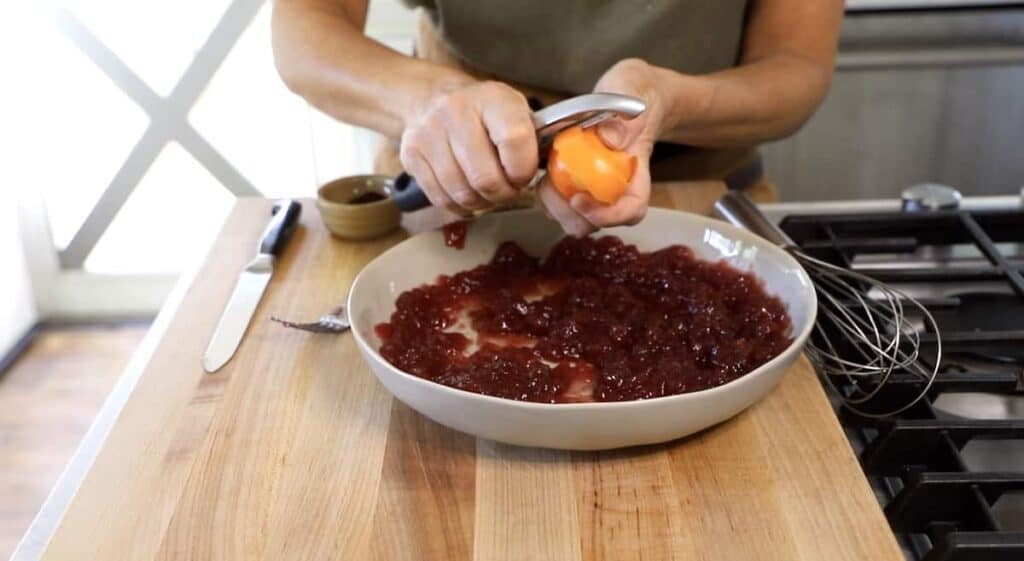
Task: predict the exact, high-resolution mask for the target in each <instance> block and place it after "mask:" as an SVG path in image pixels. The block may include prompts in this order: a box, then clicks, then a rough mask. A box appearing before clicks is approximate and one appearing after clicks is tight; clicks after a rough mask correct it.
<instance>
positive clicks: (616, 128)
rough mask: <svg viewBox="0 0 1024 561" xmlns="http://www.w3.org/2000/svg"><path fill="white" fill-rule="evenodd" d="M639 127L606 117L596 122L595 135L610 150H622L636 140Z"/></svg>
mask: <svg viewBox="0 0 1024 561" xmlns="http://www.w3.org/2000/svg"><path fill="white" fill-rule="evenodd" d="M640 130H641V127H631V126H629V124H627V123H626V122H625V121H623V120H622V119H618V118H612V119H607V120H605V121H603V122H601V123H598V124H597V135H598V136H599V137H601V141H602V142H604V145H605V146H607V147H608V148H611V149H612V150H624V149H625V148H627V147H629V145H631V144H632V143H633V141H634V140H636V137H637V135H638V134H639V133H640Z"/></svg>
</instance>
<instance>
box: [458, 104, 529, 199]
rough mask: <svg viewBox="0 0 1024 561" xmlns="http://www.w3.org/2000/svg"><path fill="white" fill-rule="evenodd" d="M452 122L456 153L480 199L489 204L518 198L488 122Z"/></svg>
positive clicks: (471, 186) (468, 181)
mask: <svg viewBox="0 0 1024 561" xmlns="http://www.w3.org/2000/svg"><path fill="white" fill-rule="evenodd" d="M450 125H451V129H450V131H451V132H450V135H451V136H450V141H451V150H452V153H453V154H454V155H455V160H456V161H457V162H458V165H459V167H460V168H461V170H462V173H463V177H465V179H466V182H467V184H468V187H469V188H470V189H471V190H472V191H473V192H474V193H475V194H476V195H477V196H478V199H479V200H480V201H481V202H482V203H483V204H484V205H485V206H488V203H489V204H497V203H501V202H504V201H508V200H512V199H514V198H515V197H516V196H517V195H518V192H517V191H516V189H515V188H513V187H512V185H510V184H509V180H508V179H507V178H506V174H505V170H504V169H503V168H502V164H501V161H499V159H498V154H497V152H496V150H495V148H494V146H492V145H491V141H490V138H489V137H488V135H487V131H486V130H484V125H483V124H482V123H481V122H480V121H478V120H468V121H462V122H456V123H451V124H450Z"/></svg>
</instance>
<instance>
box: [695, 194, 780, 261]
mask: <svg viewBox="0 0 1024 561" xmlns="http://www.w3.org/2000/svg"><path fill="white" fill-rule="evenodd" d="M715 214H717V215H718V216H719V217H720V218H722V219H723V220H725V221H726V222H728V223H730V224H732V225H733V226H739V227H740V228H743V229H745V230H749V231H751V232H753V233H755V234H757V235H758V236H761V237H762V238H764V239H766V240H768V241H770V242H772V243H773V244H775V245H778V246H780V247H783V248H793V247H796V243H795V242H793V240H792V239H791V238H790V237H789V236H787V235H786V233H785V232H783V231H782V230H781V229H780V228H779V227H778V226H776V225H775V224H773V223H772V221H771V220H768V218H767V217H766V216H765V215H764V214H763V213H762V212H761V211H760V210H759V209H758V208H757V205H755V204H754V203H753V202H752V201H751V200H750V199H749V198H747V196H746V195H744V194H743V193H741V192H739V191H732V190H730V191H727V192H726V193H725V194H724V195H722V198H720V199H718V200H717V201H716V202H715Z"/></svg>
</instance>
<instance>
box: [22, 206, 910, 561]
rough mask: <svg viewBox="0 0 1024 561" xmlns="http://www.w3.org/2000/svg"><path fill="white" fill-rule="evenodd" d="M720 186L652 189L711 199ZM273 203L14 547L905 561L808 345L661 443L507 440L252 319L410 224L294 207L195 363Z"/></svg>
mask: <svg viewBox="0 0 1024 561" xmlns="http://www.w3.org/2000/svg"><path fill="white" fill-rule="evenodd" d="M716 189H717V186H716ZM718 192H719V191H718V190H710V191H707V192H702V191H699V190H694V191H686V192H678V193H676V194H674V195H670V196H669V195H664V194H662V195H659V198H658V200H659V201H660V202H661V203H662V204H667V205H670V206H676V207H679V206H685V207H688V208H701V209H706V208H707V207H708V205H709V204H710V201H711V200H713V199H714V197H715V195H716V194H717V193H718ZM270 204H271V203H270V202H269V201H265V200H260V199H249V200H240V201H239V202H238V204H237V206H236V207H235V209H234V211H233V213H232V214H231V216H230V218H229V219H228V221H227V223H226V225H225V226H224V230H223V232H222V233H221V235H220V237H219V239H218V240H217V241H216V243H215V245H214V247H213V249H212V252H211V254H210V255H209V257H208V259H207V260H206V262H205V265H204V266H203V267H202V268H201V269H200V271H199V273H198V275H197V276H196V278H195V280H194V282H193V283H192V284H191V286H190V287H189V288H188V290H187V292H186V293H185V294H184V297H183V298H182V299H181V301H180V303H179V304H178V305H177V308H176V310H170V311H167V312H165V314H164V316H163V317H162V318H161V319H160V320H159V321H158V323H159V324H160V327H159V328H158V332H157V333H156V334H154V335H153V337H155V339H154V341H153V342H152V343H153V346H152V353H151V355H149V356H148V361H142V360H140V361H139V362H140V363H142V364H139V365H138V366H137V367H136V368H134V369H131V370H130V371H129V372H128V373H127V374H126V377H125V379H124V380H123V381H122V386H121V387H120V389H119V390H118V391H119V392H120V393H121V394H122V397H123V399H122V401H123V402H124V403H123V407H122V406H121V405H120V404H118V403H117V402H118V400H119V398H118V397H117V395H115V397H114V398H112V399H111V403H110V405H109V406H108V407H107V409H105V411H104V413H103V414H101V419H100V421H99V423H98V425H104V423H105V422H109V423H112V424H111V425H110V427H109V433H108V434H106V438H105V441H103V442H102V445H96V446H94V448H95V449H93V450H90V449H89V448H90V446H93V444H90V443H88V442H87V443H86V445H84V446H83V450H82V451H80V452H79V455H78V457H77V458H76V460H75V461H74V462H73V464H72V467H71V468H70V469H69V472H68V475H66V476H65V478H64V480H63V481H62V483H61V484H59V487H58V488H57V489H56V490H55V492H54V495H53V497H51V500H50V503H49V504H48V505H47V506H46V507H44V511H43V513H42V514H41V515H40V518H39V519H38V520H37V522H36V525H35V526H34V527H33V529H32V530H30V534H29V536H28V538H27V539H26V540H25V542H23V544H22V547H21V549H20V550H19V553H18V554H16V557H15V558H16V559H19V560H27V559H36V558H42V559H52V560H58V559H59V560H64V559H75V560H83V559H97V560H104V561H110V560H115V559H131V560H149V559H189V560H206V559H210V560H235V559H239V560H241V559H245V560H257V559H267V560H283V559H288V560H293V559H294V560H299V559H303V560H304V559H338V560H345V561H359V560H388V561H398V560H435V559H436V560H469V559H474V560H479V561H494V560H503V559H507V560H510V561H526V560H529V561H541V560H557V561H571V560H598V559H603V560H615V561H619V560H626V559H648V560H663V559H680V560H682V559H686V560H691V559H708V560H712V559H713V560H732V559H735V560H743V561H747V560H753V559H759V560H768V559H773V560H774V559H778V560H787V561H790V560H799V559H807V560H812V559H813V560H829V561H837V560H845V559H849V560H851V561H852V560H856V561H861V560H864V559H871V560H873V561H879V560H881V561H885V560H893V561H897V560H900V559H902V556H901V554H900V551H899V548H898V547H897V545H896V542H895V540H894V538H893V536H892V533H891V532H890V530H889V528H888V526H887V524H886V521H885V518H884V516H883V515H882V513H881V511H880V509H879V507H878V505H877V503H876V501H875V498H874V496H873V495H872V492H871V490H870V488H869V486H868V484H867V482H866V481H865V479H864V477H863V476H862V474H861V471H860V469H859V467H858V465H857V461H856V459H855V457H854V455H853V454H852V452H851V450H850V448H849V446H848V444H847V442H846V440H845V438H844V436H843V434H842V432H841V429H840V427H839V425H838V424H837V421H836V418H835V416H834V414H833V412H832V411H831V409H830V408H829V405H828V403H827V401H826V398H825V396H824V394H823V392H822V390H821V387H820V386H819V383H818V381H817V380H816V379H815V376H814V374H813V372H812V370H811V368H810V367H809V365H808V363H807V362H806V360H800V361H799V362H798V363H797V365H796V366H795V367H794V368H793V369H792V370H791V372H789V373H788V375H787V376H786V377H785V378H784V380H783V381H782V382H781V384H780V385H779V386H778V387H777V388H776V389H775V390H774V391H773V392H772V393H771V394H770V395H769V396H768V397H767V398H765V399H764V400H762V401H761V402H760V403H758V404H756V405H755V406H753V407H752V408H750V409H749V410H747V411H746V412H744V413H742V414H740V415H739V416H738V417H736V418H734V419H732V420H730V421H728V422H726V423H723V424H722V425H720V426H718V427H715V428H713V429H710V430H707V431H705V432H703V433H701V434H698V435H696V436H693V437H691V438H687V439H684V440H682V441H679V442H674V443H671V444H667V445H659V446H649V447H644V448H639V449H630V450H621V451H614V452H605V453H570V452H565V451H550V450H537V449H525V448H516V447H512V446H507V445H502V444H497V443H494V442H488V441H483V440H477V439H475V438H473V437H471V436H467V435H465V434H460V433H456V432H454V431H451V430H449V429H446V428H443V427H441V426H439V425H437V424H434V423H433V422H431V421H429V420H427V419H425V418H423V417H421V416H420V415H418V414H417V413H415V412H414V411H412V410H410V409H408V408H407V407H405V406H403V405H402V404H401V403H398V402H397V401H395V400H393V399H392V398H391V396H390V394H388V392H387V391H386V390H385V389H384V388H383V387H382V386H381V385H380V384H378V383H377V381H376V379H375V378H374V377H373V374H372V373H371V372H370V370H369V368H368V367H367V366H366V365H365V364H364V363H363V361H362V359H361V357H360V355H359V352H358V350H357V349H356V346H355V344H354V342H353V340H352V338H351V336H348V335H338V336H331V335H311V334H306V333H301V332H296V331H292V330H288V329H284V328H282V327H280V326H278V325H276V324H272V323H271V322H269V321H268V319H267V318H268V316H269V315H271V314H273V315H279V316H283V317H287V318H303V319H304V318H314V317H317V316H318V315H320V314H322V313H324V312H326V311H327V310H329V309H331V308H332V307H333V306H335V305H337V304H339V303H341V302H343V301H344V299H345V297H346V294H347V290H348V286H349V283H350V282H351V280H352V278H353V277H354V276H355V275H356V273H357V272H358V271H359V270H360V268H361V267H362V266H363V265H364V264H365V263H366V262H368V261H369V260H370V259H372V258H373V257H374V256H375V255H377V254H379V253H380V252H381V251H383V250H385V249H386V248H388V247H389V246H391V245H393V244H394V243H396V242H397V241H399V240H400V239H402V238H403V237H404V234H396V235H394V236H392V237H390V238H388V239H386V240H382V241H377V242H372V243H363V244H356V243H347V242H343V241H340V240H336V239H333V238H331V237H330V236H329V235H328V234H327V233H326V231H325V230H324V229H323V227H322V226H321V224H320V222H319V217H318V215H317V211H316V209H315V207H314V206H313V205H312V204H311V202H310V201H305V205H304V206H305V208H304V209H303V211H304V212H303V217H302V228H301V229H300V230H299V231H298V232H297V233H296V236H295V238H294V239H293V240H292V241H291V243H290V244H289V246H288V249H287V251H286V253H285V255H284V256H283V258H282V260H281V261H280V262H279V264H278V267H277V269H276V272H275V275H274V279H273V281H272V283H271V285H270V286H269V289H268V292H267V294H266V296H265V298H264V300H263V302H262V304H261V306H260V308H259V310H258V311H257V313H256V317H255V318H254V321H253V323H252V325H251V326H250V330H249V332H248V335H247V336H246V338H245V340H244V342H243V343H242V346H241V348H240V349H239V352H238V354H237V355H236V356H235V358H234V360H233V361H232V362H230V363H229V364H228V365H227V366H226V367H225V368H224V369H222V370H221V371H219V372H218V373H216V374H214V375H206V374H204V373H203V372H202V369H201V367H200V356H201V355H202V352H203V349H204V348H205V346H206V344H207V341H208V340H209V338H210V335H211V333H212V330H213V328H214V325H215V324H216V321H217V318H218V316H219V315H220V313H221V310H222V308H223V306H224V303H225V301H226V299H227V298H228V295H229V294H230V292H231V290H232V287H233V285H234V282H235V279H236V276H237V274H238V272H239V271H240V269H241V268H242V267H243V266H244V264H245V263H246V261H247V260H248V259H249V258H250V257H251V255H250V254H251V252H252V250H253V248H254V247H256V240H257V238H258V237H259V233H260V231H261V230H262V228H263V226H264V224H265V223H266V221H267V218H268V213H269V209H270ZM104 415H105V416H106V418H107V419H108V421H104V417H103V416H104ZM623 422H629V420H628V419H623ZM97 430H99V429H97ZM100 432H102V431H100ZM92 436H93V440H94V441H96V439H98V438H99V437H98V436H96V435H95V434H94V435H92ZM93 456H95V459H94V461H90V460H91V458H92V457H93ZM61 497H64V499H63V500H62V499H61ZM51 529H52V531H51Z"/></svg>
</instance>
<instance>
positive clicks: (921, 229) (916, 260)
mask: <svg viewBox="0 0 1024 561" xmlns="http://www.w3.org/2000/svg"><path fill="white" fill-rule="evenodd" d="M929 189H931V188H929ZM926 191H927V190H926ZM934 191H935V190H931V191H928V192H927V193H925V194H924V195H922V194H921V193H916V194H915V193H911V195H920V197H919V198H921V200H920V201H918V203H917V206H916V207H914V205H911V206H912V207H914V208H916V210H915V211H913V212H894V213H871V214H837V215H795V216H789V217H787V218H786V219H784V220H783V221H782V223H781V227H782V229H783V230H784V231H785V232H786V233H787V234H788V235H789V236H790V237H791V238H792V239H793V240H794V241H795V242H796V243H797V244H798V245H799V246H800V247H801V249H802V250H803V251H804V252H805V253H808V254H810V255H812V256H814V257H816V258H818V259H822V260H825V261H828V262H830V263H833V264H835V265H838V266H842V267H852V268H855V269H856V270H857V271H858V272H860V273H863V274H867V275H869V276H871V277H874V278H877V279H879V280H882V281H885V282H888V283H890V284H895V285H896V286H897V287H898V288H900V289H901V290H905V291H906V292H907V293H908V294H910V295H911V296H913V297H914V298H917V299H919V300H920V301H921V302H922V303H924V305H925V306H926V307H927V308H928V310H929V311H930V312H931V313H932V315H933V316H934V317H935V320H936V322H937V324H938V330H939V332H940V333H941V334H942V346H943V359H942V362H941V363H940V365H939V374H938V376H937V377H936V380H935V382H934V384H933V385H932V387H931V388H930V389H929V391H928V397H927V398H926V399H923V400H921V401H920V402H918V403H917V405H915V406H914V407H913V408H911V409H909V410H907V411H905V412H903V413H901V414H899V415H897V416H894V417H889V418H886V419H880V420H879V419H866V418H864V417H861V416H858V415H855V414H853V413H852V412H851V411H849V410H847V409H843V408H840V409H839V410H838V415H839V418H840V421H841V423H842V424H843V426H844V428H845V429H846V433H847V435H848V436H849V437H850V440H851V445H852V446H853V448H854V450H856V451H857V452H858V455H859V457H860V462H861V466H862V467H863V469H864V473H865V475H866V476H867V477H868V480H869V481H870V482H871V483H872V485H873V486H874V487H875V489H876V492H877V494H878V496H879V500H880V501H881V502H882V504H883V506H884V510H885V513H886V516H887V518H888V520H889V524H890V526H891V527H892V529H893V531H894V532H895V533H896V536H897V538H898V539H899V540H900V542H901V544H902V545H903V546H904V550H905V552H906V553H907V557H908V558H909V559H916V560H924V561H971V560H989V559H992V560H997V561H998V560H1011V559H1012V560H1015V561H1020V560H1022V559H1024V532H1022V527H1024V526H1022V525H1021V521H1020V517H1021V513H1024V277H1022V276H1021V273H1022V272H1024V261H1022V259H1021V251H1020V249H1021V247H1024V246H1021V245H1020V244H1021V242H1024V210H1021V209H1010V210H985V211H976V212H967V211H961V210H931V211H927V212H924V211H922V210H924V209H926V208H942V207H943V206H949V204H948V202H947V203H942V202H941V201H939V202H935V200H933V199H937V197H933V196H932V195H931V194H929V193H932V194H934ZM938 191H941V190H938ZM929 197H931V198H929ZM956 198H957V200H958V197H956ZM867 296H868V297H871V295H870V294H869V295H867ZM911 321H913V319H911ZM918 325H920V322H918ZM919 332H920V334H921V341H922V347H923V348H926V347H927V345H929V344H931V345H932V346H934V342H935V334H934V333H929V332H927V331H926V330H924V329H923V327H922V328H921V329H920V330H919ZM894 378H896V379H895V380H890V382H889V384H888V386H887V387H885V388H883V389H882V392H881V393H880V395H879V396H878V399H880V400H881V401H882V403H880V404H879V406H880V407H884V406H885V402H886V401H888V402H889V403H892V404H895V403H900V402H901V401H904V400H905V399H906V397H907V396H910V395H914V394H915V393H916V392H919V391H920V389H921V386H920V380H918V379H917V378H915V377H914V376H912V375H910V374H909V373H900V374H897V375H894ZM846 390H847V391H853V388H852V387H847V388H846Z"/></svg>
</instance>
